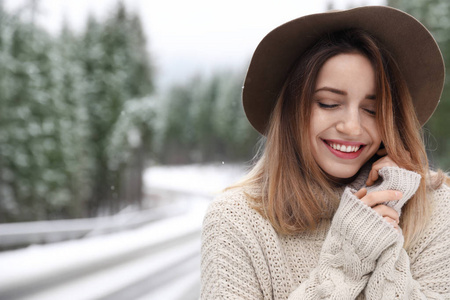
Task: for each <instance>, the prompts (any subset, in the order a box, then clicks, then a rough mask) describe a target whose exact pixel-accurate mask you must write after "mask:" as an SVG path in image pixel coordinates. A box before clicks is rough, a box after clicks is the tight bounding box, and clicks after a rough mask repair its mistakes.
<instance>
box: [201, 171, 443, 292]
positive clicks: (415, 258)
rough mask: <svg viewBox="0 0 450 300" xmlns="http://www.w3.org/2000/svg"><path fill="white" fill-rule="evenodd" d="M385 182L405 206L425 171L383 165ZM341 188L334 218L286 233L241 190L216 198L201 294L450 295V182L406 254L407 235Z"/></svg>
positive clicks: (205, 237) (207, 222)
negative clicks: (311, 229) (277, 229)
mask: <svg viewBox="0 0 450 300" xmlns="http://www.w3.org/2000/svg"><path fill="white" fill-rule="evenodd" d="M379 173H380V175H381V176H382V177H383V181H382V183H381V185H378V186H374V187H370V188H369V192H372V191H374V190H386V189H395V190H400V191H402V192H403V198H402V199H401V200H399V201H398V202H397V203H395V204H394V205H393V207H394V208H395V209H396V210H398V211H400V209H401V207H402V205H403V204H404V203H405V202H406V201H407V200H408V199H409V198H410V197H411V196H412V195H413V194H414V193H415V191H416V189H417V187H418V184H419V182H420V176H419V175H418V174H416V173H414V172H410V171H407V170H404V169H400V168H394V167H388V168H383V169H382V170H380V172H379ZM365 177H366V176H365V175H364V176H362V175H360V176H359V177H358V179H357V180H355V182H354V183H352V184H351V185H349V186H347V187H346V188H345V190H344V191H343V193H342V196H341V201H340V205H339V208H338V209H337V211H336V213H335V214H334V217H333V219H332V220H322V221H321V223H320V224H319V226H318V229H317V230H316V231H314V232H305V233H301V234H297V235H291V236H286V235H280V234H278V233H276V232H275V230H274V229H273V227H272V226H271V224H270V223H269V222H268V221H267V220H266V219H265V218H263V217H262V216H261V215H260V214H259V213H257V212H256V211H255V210H254V209H252V208H251V207H250V205H249V202H248V200H247V198H246V196H245V194H244V192H243V190H242V189H233V190H230V191H227V192H225V193H223V194H222V195H220V196H219V197H218V198H217V199H216V200H215V201H213V203H212V204H211V205H210V207H209V209H208V212H207V214H206V216H205V219H204V225H203V233H202V261H201V270H202V277H201V281H202V286H201V298H202V299H292V300H293V299H450V189H449V188H448V187H447V186H442V187H441V188H439V189H438V190H436V191H435V192H434V193H433V195H432V197H431V198H432V199H430V201H433V204H434V212H433V216H432V218H431V221H430V224H429V227H428V229H427V232H426V234H425V235H424V237H423V238H422V239H421V240H420V242H418V243H417V244H415V245H414V246H413V247H411V250H410V251H409V252H408V253H407V252H406V251H405V250H404V249H403V236H402V235H401V234H400V233H399V232H398V231H397V230H396V229H394V227H392V225H390V224H388V223H387V222H386V221H385V220H384V219H383V218H382V217H381V216H380V215H378V214H377V213H376V212H375V211H374V210H373V209H371V208H370V207H368V206H366V205H365V204H363V202H362V201H360V200H359V199H357V198H356V197H355V196H354V195H353V193H354V192H355V191H356V190H357V189H359V188H360V187H362V186H363V184H364V181H365Z"/></svg>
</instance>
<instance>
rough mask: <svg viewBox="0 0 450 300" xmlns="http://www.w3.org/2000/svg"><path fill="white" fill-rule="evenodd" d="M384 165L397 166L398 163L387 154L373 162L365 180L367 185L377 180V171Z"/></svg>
mask: <svg viewBox="0 0 450 300" xmlns="http://www.w3.org/2000/svg"><path fill="white" fill-rule="evenodd" d="M384 167H398V165H397V164H396V163H395V162H394V161H393V160H392V159H391V158H390V157H389V156H385V157H383V158H380V159H379V160H377V161H376V162H374V163H373V165H372V170H371V171H370V173H369V177H368V178H367V181H366V185H367V186H371V185H372V184H374V183H375V181H377V180H378V177H379V175H378V171H380V170H381V169H382V168H384Z"/></svg>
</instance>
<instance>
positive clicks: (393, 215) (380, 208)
mask: <svg viewBox="0 0 450 300" xmlns="http://www.w3.org/2000/svg"><path fill="white" fill-rule="evenodd" d="M372 209H373V210H374V211H376V212H377V213H378V214H379V215H381V216H382V217H387V218H390V219H392V220H394V221H395V222H399V221H400V216H399V215H398V213H397V212H396V211H395V209H393V208H392V207H389V206H386V205H377V206H374V207H373V208H372Z"/></svg>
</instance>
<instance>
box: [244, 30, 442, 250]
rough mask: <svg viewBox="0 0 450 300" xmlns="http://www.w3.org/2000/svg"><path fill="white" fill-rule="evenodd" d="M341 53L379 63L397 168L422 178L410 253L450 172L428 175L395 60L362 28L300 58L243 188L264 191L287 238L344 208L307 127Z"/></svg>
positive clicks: (409, 226) (264, 205)
mask: <svg viewBox="0 0 450 300" xmlns="http://www.w3.org/2000/svg"><path fill="white" fill-rule="evenodd" d="M341 53H360V54H362V55H365V56H366V57H367V58H368V59H369V60H370V61H371V63H372V64H373V67H374V70H375V74H376V81H377V82H376V86H377V91H376V95H377V108H376V121H377V124H378V127H379V129H380V134H381V137H382V141H383V144H384V146H385V148H386V150H387V153H388V155H389V156H390V157H391V158H392V159H393V160H394V161H395V162H396V163H397V164H398V165H399V166H401V167H403V168H406V169H408V170H412V171H415V172H417V173H419V174H420V175H421V176H422V181H421V183H420V186H419V189H418V190H417V192H416V194H415V195H414V196H413V198H412V199H410V200H409V201H408V202H407V204H406V205H405V206H404V208H403V211H402V216H401V221H400V226H401V227H402V229H403V234H404V236H405V249H407V248H408V247H410V246H411V245H412V244H414V242H415V241H416V240H417V239H418V238H419V237H420V236H421V234H422V233H423V232H424V230H425V229H426V225H427V223H428V219H429V217H430V215H431V211H432V205H431V202H430V201H429V200H427V199H428V197H427V192H429V190H430V189H433V188H436V187H437V186H439V185H440V184H442V182H443V180H444V175H443V174H442V173H439V174H438V175H437V176H434V177H433V178H431V177H430V176H429V168H428V160H427V156H426V152H425V147H424V143H423V138H422V131H421V126H420V124H419V122H418V120H417V117H416V114H415V111H414V106H413V103H412V100H411V96H410V94H409V91H408V88H407V86H406V83H405V81H404V79H403V77H402V74H401V72H400V71H399V69H398V67H397V65H396V63H395V60H394V59H393V58H392V57H391V55H390V54H389V52H388V51H387V50H385V49H384V48H383V47H382V46H381V44H380V43H379V42H377V41H376V39H375V38H373V37H372V36H370V35H369V34H368V33H366V32H364V31H362V30H359V29H350V30H345V31H340V32H337V33H334V34H330V35H327V36H325V37H323V38H322V39H321V40H320V41H319V42H318V43H316V44H315V45H314V46H313V47H312V48H311V49H310V50H309V51H307V52H306V53H305V54H303V55H302V56H301V57H300V59H299V61H298V62H297V63H296V64H295V66H294V67H293V69H292V71H291V73H290V74H289V76H288V78H287V80H286V82H285V84H284V86H283V88H282V91H281V92H280V95H279V97H278V99H277V103H276V106H275V108H274V110H273V112H272V115H271V119H270V121H269V126H268V131H267V132H266V136H267V138H266V141H265V148H264V150H263V152H262V154H261V156H260V157H259V159H258V161H257V163H256V164H255V166H254V167H253V169H252V170H251V171H250V173H249V174H248V175H247V177H246V178H244V180H243V181H241V182H240V183H238V184H237V186H246V187H257V188H259V189H260V191H261V192H260V193H259V194H258V195H257V196H252V199H253V201H252V203H253V205H254V208H255V209H256V210H258V211H259V212H260V213H261V214H262V215H263V216H264V217H265V218H267V219H268V220H269V221H270V222H271V224H272V226H273V227H274V228H275V230H276V231H277V232H280V233H282V234H295V233H298V232H301V231H305V230H314V229H315V228H316V226H317V224H318V223H319V221H320V219H322V218H330V217H331V216H332V214H333V213H334V212H335V210H336V208H337V205H338V204H339V192H338V191H339V189H337V186H336V184H335V183H333V182H330V180H329V179H328V177H327V174H326V173H325V172H324V171H323V170H322V169H321V168H320V167H319V166H318V165H317V163H316V162H315V161H314V158H313V157H312V154H311V147H310V143H309V126H310V114H311V103H312V99H313V97H312V95H313V93H314V88H315V84H316V78H317V74H318V72H319V70H320V68H321V67H322V66H323V64H324V63H325V62H326V61H327V60H328V59H329V58H331V57H333V56H335V55H337V54H341ZM405 153H409V156H408V155H405ZM430 178H431V179H430Z"/></svg>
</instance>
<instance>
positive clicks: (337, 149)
mask: <svg viewBox="0 0 450 300" xmlns="http://www.w3.org/2000/svg"><path fill="white" fill-rule="evenodd" d="M322 141H323V142H324V144H325V145H326V146H327V148H328V149H329V150H330V152H331V153H333V154H334V155H335V156H337V157H339V158H344V159H354V158H357V157H358V156H359V155H360V154H361V153H362V150H363V149H364V147H365V146H366V145H365V144H363V143H359V142H347V141H340V140H322Z"/></svg>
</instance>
